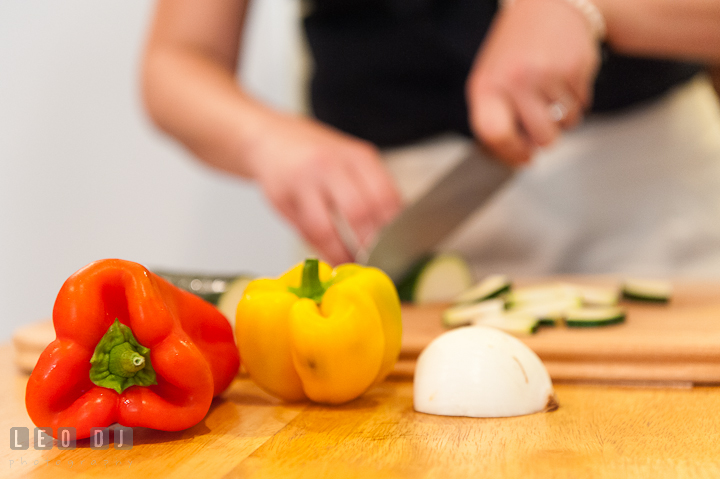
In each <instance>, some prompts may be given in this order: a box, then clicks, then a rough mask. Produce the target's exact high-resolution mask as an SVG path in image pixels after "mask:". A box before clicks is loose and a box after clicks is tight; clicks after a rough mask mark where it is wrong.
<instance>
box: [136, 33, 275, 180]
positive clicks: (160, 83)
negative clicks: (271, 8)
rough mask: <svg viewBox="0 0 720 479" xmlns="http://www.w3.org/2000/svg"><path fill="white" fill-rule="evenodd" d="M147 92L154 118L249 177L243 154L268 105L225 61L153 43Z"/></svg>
mask: <svg viewBox="0 0 720 479" xmlns="http://www.w3.org/2000/svg"><path fill="white" fill-rule="evenodd" d="M143 96H144V100H145V104H146V108H147V110H148V112H149V114H150V115H151V117H152V119H153V120H154V122H155V123H156V124H157V125H158V126H159V127H160V128H162V129H163V130H164V131H166V132H167V133H168V134H170V135H172V136H173V137H175V138H176V139H178V140H179V141H181V142H182V143H183V144H184V145H185V146H186V147H187V148H189V149H190V150H191V151H192V152H193V153H195V155H197V156H198V157H199V158H201V159H202V160H204V161H206V162H208V163H209V164H211V165H213V166H215V167H217V168H220V169H223V170H225V171H229V172H231V173H234V174H237V175H240V176H244V177H250V176H252V171H251V170H252V168H251V165H249V164H248V162H247V161H246V160H247V157H246V155H245V154H244V152H245V151H247V148H248V145H249V143H250V142H251V139H252V138H254V137H256V136H257V132H256V129H257V128H258V126H259V125H258V123H259V122H258V121H257V119H258V117H259V116H262V115H263V110H264V107H263V106H262V105H260V104H258V103H257V102H255V101H254V100H253V99H252V98H250V97H249V96H248V95H247V94H245V93H244V92H243V91H242V90H241V88H240V87H239V86H238V85H237V83H236V81H235V78H234V75H233V73H232V72H231V71H229V70H228V69H227V68H226V67H225V66H223V65H222V64H220V63H218V62H216V61H215V60H213V59H210V58H208V57H207V56H205V55H202V54H200V53H195V52H193V51H192V50H191V49H188V48H185V47H182V46H165V45H156V46H153V45H151V46H150V48H149V49H148V53H147V56H146V60H145V65H144V73H143Z"/></svg>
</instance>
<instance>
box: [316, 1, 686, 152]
mask: <svg viewBox="0 0 720 479" xmlns="http://www.w3.org/2000/svg"><path fill="white" fill-rule="evenodd" d="M307 6H308V13H307V15H306V18H305V29H306V34H307V38H308V43H309V45H310V49H311V51H312V55H313V60H314V72H313V77H312V80H311V99H312V106H313V112H314V114H315V116H316V117H317V118H318V119H320V120H322V121H325V122H326V123H329V124H331V125H334V126H335V127H337V128H339V129H341V130H343V131H346V132H348V133H351V134H353V135H356V136H358V137H360V138H364V139H366V140H370V141H372V142H374V143H375V144H377V145H379V146H396V145H401V144H404V143H409V142H412V141H416V140H419V139H422V138H426V137H428V136H431V135H433V134H437V133H441V132H447V131H454V132H458V133H461V134H465V135H468V136H470V129H469V125H468V119H467V105H466V99H465V80H466V78H467V76H468V74H469V71H470V67H471V66H472V62H473V60H474V58H475V54H476V53H477V51H478V49H479V47H480V45H481V43H482V41H483V38H484V37H485V34H486V33H487V31H488V29H489V27H490V23H491V22H492V19H493V17H494V15H495V13H496V11H497V8H498V6H497V2H496V1H495V0H314V1H310V2H309V3H308V5H307ZM699 70H700V67H699V66H698V65H695V64H688V63H682V62H675V61H668V60H660V59H648V58H634V57H628V56H623V55H619V54H616V53H613V52H612V51H611V50H610V49H608V48H607V47H604V48H603V61H602V66H601V69H600V72H599V74H598V77H597V80H596V83H595V93H594V103H593V105H592V110H593V111H595V112H605V111H615V110H618V109H622V108H626V107H629V106H631V105H634V104H637V103H639V102H643V101H646V100H648V99H651V98H655V97H656V96H658V95H660V94H661V93H663V92H665V91H667V90H668V89H670V88H671V87H673V86H675V85H677V84H679V83H681V82H684V81H686V80H687V79H689V78H690V77H692V76H693V75H694V74H695V73H697V72H698V71H699Z"/></svg>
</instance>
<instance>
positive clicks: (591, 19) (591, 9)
mask: <svg viewBox="0 0 720 479" xmlns="http://www.w3.org/2000/svg"><path fill="white" fill-rule="evenodd" d="M515 1H516V0H500V5H501V6H502V7H503V8H506V7H509V6H510V5H512V4H513V3H515ZM563 1H564V2H567V3H568V4H570V5H572V6H573V7H575V8H576V9H577V10H578V11H579V12H580V13H581V14H582V15H583V16H584V17H585V19H586V20H587V22H588V23H589V24H590V29H591V30H592V34H593V37H595V38H596V39H597V40H598V41H600V42H602V41H603V40H605V35H606V34H607V26H606V24H605V17H604V16H603V14H602V12H601V11H600V9H599V8H598V7H597V5H595V4H594V3H593V2H592V0H563Z"/></svg>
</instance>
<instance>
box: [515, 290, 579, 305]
mask: <svg viewBox="0 0 720 479" xmlns="http://www.w3.org/2000/svg"><path fill="white" fill-rule="evenodd" d="M578 297H579V296H578V294H577V293H576V292H575V291H573V290H571V289H569V288H567V287H566V286H565V285H562V284H550V285H543V286H528V287H524V288H517V289H514V290H512V291H511V292H509V293H508V294H507V295H505V304H506V307H507V308H508V309H510V308H514V307H518V306H522V305H526V304H536V303H548V302H551V301H558V300H566V299H567V298H574V299H577V298H578Z"/></svg>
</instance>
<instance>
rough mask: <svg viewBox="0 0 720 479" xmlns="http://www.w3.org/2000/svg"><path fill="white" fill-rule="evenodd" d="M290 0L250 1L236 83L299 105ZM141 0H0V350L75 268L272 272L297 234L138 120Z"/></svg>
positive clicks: (243, 188) (291, 251)
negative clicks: (101, 263) (114, 262)
mask: <svg viewBox="0 0 720 479" xmlns="http://www.w3.org/2000/svg"><path fill="white" fill-rule="evenodd" d="M298 3H299V2H295V1H292V0H258V1H256V2H255V5H254V7H253V10H252V11H251V17H250V22H251V24H250V26H249V30H248V32H247V34H248V37H247V39H246V41H245V48H246V51H245V52H244V54H243V61H242V62H241V63H243V67H242V68H243V70H242V74H243V79H244V82H245V84H246V85H247V86H248V87H249V88H250V89H251V90H252V91H254V92H255V93H256V94H257V95H259V96H260V97H262V98H263V99H265V100H267V101H270V102H271V103H273V104H275V105H277V106H279V107H282V108H288V109H296V108H297V106H298V105H299V98H298V91H299V90H298V86H297V85H298V83H297V81H298V74H299V71H300V60H299V57H298V38H299V25H298V23H297V15H298ZM152 9H153V2H151V1H149V0H133V1H128V0H102V1H97V0H63V1H57V0H2V2H0V341H6V340H8V339H9V338H10V337H11V335H12V331H13V330H14V329H15V328H16V327H17V326H19V325H21V324H25V323H29V322H32V321H36V320H38V319H41V318H47V317H50V315H51V311H52V305H53V302H54V299H55V295H56V294H57V291H58V290H59V288H60V286H61V285H62V283H63V281H64V280H65V278H67V277H68V276H69V275H70V274H72V273H73V272H74V271H76V270H77V269H79V268H80V267H82V266H84V265H85V264H87V263H90V262H92V261H94V260H97V259H100V258H107V257H118V258H124V259H129V260H133V261H137V262H139V263H142V264H145V265H147V266H149V267H151V268H152V267H162V268H165V269H178V270H191V271H209V272H250V273H254V274H260V275H275V274H278V273H280V272H281V271H283V270H284V269H286V268H287V267H288V266H290V265H291V264H293V263H294V262H296V261H298V260H299V259H300V254H301V253H300V248H299V247H298V241H297V238H296V236H295V235H294V233H293V232H292V231H291V230H290V229H289V228H288V227H287V226H286V225H285V224H284V223H283V222H282V221H281V220H280V218H279V217H278V216H277V215H276V214H275V213H274V211H272V210H271V209H270V207H269V206H268V204H267V203H266V202H265V200H264V199H263V197H262V195H261V194H260V193H259V191H258V189H256V188H255V187H254V186H253V185H251V184H248V183H244V182H241V181H239V180H236V179H233V178H230V177H226V176H223V175H222V174H220V173H217V172H215V171H211V170H210V169H208V168H207V167H205V166H203V165H201V164H199V163H198V162H197V161H196V160H193V159H192V158H191V156H190V155H189V154H188V153H186V152H185V151H183V150H182V149H181V148H180V147H179V146H177V145H176V144H175V143H173V142H172V141H171V140H169V139H168V138H165V137H163V136H162V135H161V134H160V133H158V132H157V131H155V130H154V129H153V127H152V126H151V125H150V124H149V122H148V120H147V119H146V118H145V115H144V113H143V110H142V107H141V103H140V96H139V88H138V84H139V80H138V74H139V59H140V55H141V51H142V48H143V42H144V38H145V34H146V29H147V27H148V25H149V22H150V18H151V15H152Z"/></svg>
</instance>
